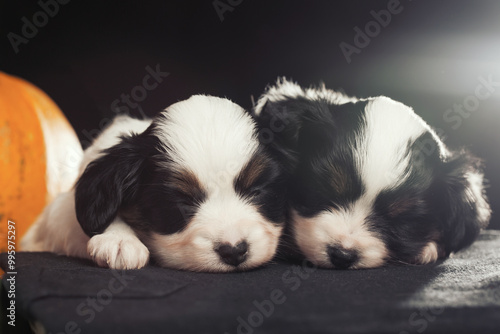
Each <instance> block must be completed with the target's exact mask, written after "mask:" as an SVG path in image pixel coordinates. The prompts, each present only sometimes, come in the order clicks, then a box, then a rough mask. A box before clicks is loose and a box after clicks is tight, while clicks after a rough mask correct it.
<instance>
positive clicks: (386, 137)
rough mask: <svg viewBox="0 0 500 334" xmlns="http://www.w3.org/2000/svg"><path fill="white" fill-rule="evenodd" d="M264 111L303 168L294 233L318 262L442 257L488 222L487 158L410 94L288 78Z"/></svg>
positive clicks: (373, 263) (263, 120)
mask: <svg viewBox="0 0 500 334" xmlns="http://www.w3.org/2000/svg"><path fill="white" fill-rule="evenodd" d="M254 112H255V114H256V115H257V117H258V122H259V123H260V127H261V128H266V127H268V128H269V127H270V125H271V127H273V128H274V129H275V130H276V131H274V133H273V140H272V141H271V143H270V144H269V146H270V147H272V149H273V150H274V151H275V153H274V154H275V155H276V156H277V157H279V158H280V159H282V160H283V161H287V163H288V164H289V168H290V170H291V171H292V173H293V177H292V179H291V183H290V187H291V191H290V196H289V197H290V214H291V218H290V221H289V227H288V228H287V233H286V234H291V236H292V239H293V242H294V244H295V245H296V246H295V247H297V248H298V250H299V251H300V253H302V254H303V255H304V256H305V257H306V258H307V259H308V260H310V261H312V262H313V263H314V264H316V265H318V266H321V267H326V268H342V269H345V268H353V269H356V268H372V267H378V266H381V265H384V264H385V263H388V262H398V263H407V264H426V263H432V262H435V261H436V260H437V259H438V258H443V257H446V256H449V255H450V254H451V253H452V252H456V251H458V250H460V249H462V248H464V247H467V246H468V245H470V244H471V243H472V242H473V241H474V239H475V238H476V236H477V235H478V233H479V231H480V229H481V228H484V227H485V226H486V225H487V224H488V221H489V218H490V208H489V205H488V202H487V199H486V197H485V195H484V186H483V174H482V172H481V169H480V167H481V163H480V161H479V160H478V159H477V158H476V157H474V156H472V155H471V154H470V153H468V152H466V151H464V150H460V151H450V150H449V149H448V148H446V146H445V145H444V144H443V142H442V141H441V140H440V138H439V137H438V136H437V135H436V133H435V132H434V131H433V130H432V129H431V128H430V127H429V126H428V125H427V124H426V123H425V122H424V121H423V120H422V119H421V118H420V117H419V116H417V115H416V114H415V113H414V112H413V110H412V109H411V108H410V107H407V106H405V105H404V104H402V103H399V102H396V101H393V100H391V99H390V98H387V97H383V96H380V97H373V98H367V99H356V98H351V97H347V96H345V95H343V94H341V93H337V92H335V91H332V90H329V89H326V88H325V87H324V86H322V87H319V88H307V89H305V88H302V87H300V86H299V85H297V84H295V83H293V82H290V81H287V80H285V79H282V80H278V83H277V84H276V85H275V86H272V87H269V88H268V89H267V91H266V92H265V93H264V94H263V95H262V96H261V97H260V99H259V101H258V103H257V105H256V106H255V110H254ZM264 141H265V140H264Z"/></svg>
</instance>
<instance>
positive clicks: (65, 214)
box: [21, 117, 151, 269]
mask: <svg viewBox="0 0 500 334" xmlns="http://www.w3.org/2000/svg"><path fill="white" fill-rule="evenodd" d="M149 124H151V121H149V120H145V121H141V120H136V119H132V118H129V117H117V118H116V119H115V120H114V121H113V123H112V124H111V125H110V126H109V127H108V128H106V129H105V130H104V131H103V133H102V134H101V135H100V136H99V137H98V138H97V139H96V140H95V141H94V143H93V144H92V146H90V147H89V148H87V149H86V150H85V152H84V154H83V158H82V162H81V165H80V166H79V168H76V167H75V170H77V171H78V170H79V172H78V175H81V174H82V173H83V171H84V170H85V168H86V167H87V165H88V164H89V163H90V162H91V161H92V160H94V159H96V158H97V157H99V156H100V155H101V154H102V152H101V151H102V150H103V149H106V148H109V147H111V146H113V145H115V144H117V143H118V142H119V137H118V136H120V135H130V134H131V133H132V132H134V133H140V132H142V131H144V130H145V129H146V128H147V127H148V126H149ZM110 227H111V226H110ZM88 242H89V237H88V236H87V235H86V234H85V233H84V232H83V230H82V228H81V227H80V224H79V222H78V220H77V218H76V212H75V191H74V189H71V190H69V191H68V192H64V193H61V194H59V195H57V197H56V198H55V199H54V200H53V201H52V202H51V203H50V204H49V205H48V206H47V207H45V209H44V211H43V212H42V214H41V215H40V216H39V217H38V218H37V220H36V221H35V222H34V223H33V225H32V226H31V227H30V229H29V230H28V232H27V233H26V235H25V236H24V237H23V239H22V241H21V246H22V249H23V250H24V251H33V252H34V251H38V252H40V251H48V252H54V253H57V254H63V255H68V256H77V257H83V258H91V256H90V255H89V253H88V252H87V243H88ZM96 260H98V263H100V264H103V263H105V262H107V260H106V259H101V258H98V259H96ZM115 263H118V262H111V265H114V264H115ZM118 264H119V263H118ZM111 268H115V267H113V266H112V267H111ZM116 269H119V268H118V267H117V268H116Z"/></svg>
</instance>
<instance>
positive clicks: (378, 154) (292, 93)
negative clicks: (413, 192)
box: [255, 79, 487, 268]
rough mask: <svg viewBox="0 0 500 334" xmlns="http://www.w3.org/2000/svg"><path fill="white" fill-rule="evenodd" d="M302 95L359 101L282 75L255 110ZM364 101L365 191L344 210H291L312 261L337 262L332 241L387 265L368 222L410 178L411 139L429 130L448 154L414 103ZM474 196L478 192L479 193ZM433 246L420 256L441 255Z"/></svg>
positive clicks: (361, 158) (361, 154)
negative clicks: (379, 202) (311, 213)
mask: <svg viewBox="0 0 500 334" xmlns="http://www.w3.org/2000/svg"><path fill="white" fill-rule="evenodd" d="M297 97H304V98H307V99H310V100H317V99H325V100H327V101H328V102H329V103H332V104H339V105H340V104H344V103H348V102H356V101H360V100H358V99H356V98H351V97H347V96H345V95H343V94H341V93H338V92H334V91H332V90H328V89H326V88H325V87H324V86H321V87H320V88H318V89H315V88H308V89H302V88H301V87H300V86H299V85H297V84H295V83H293V82H290V81H287V80H285V79H279V80H278V82H277V84H276V85H275V86H272V87H270V88H268V89H267V91H266V93H265V94H264V95H263V96H262V97H261V98H260V99H259V101H258V103H257V105H256V107H255V109H256V114H257V115H258V114H259V113H260V111H261V110H262V108H263V107H264V105H265V104H266V102H267V101H271V102H278V101H286V100H288V99H290V98H297ZM363 101H367V102H368V104H367V106H366V110H365V112H366V113H365V119H364V120H365V128H364V129H363V132H362V133H359V134H358V135H357V138H356V140H357V143H356V151H355V157H356V161H355V163H356V168H357V170H358V171H359V174H360V175H361V179H362V180H363V183H364V186H365V193H364V194H363V195H362V196H361V198H359V199H358V200H357V201H356V202H355V203H354V204H353V205H352V206H351V207H350V208H348V209H345V210H341V211H336V210H333V209H332V210H331V211H325V212H322V213H320V214H318V215H317V216H316V217H311V218H305V217H301V216H300V215H299V214H298V213H297V212H294V213H293V215H292V226H293V233H294V236H295V240H296V241H297V244H298V246H299V248H300V250H301V251H302V252H303V253H304V254H305V255H306V257H307V258H308V259H309V260H311V261H312V262H314V263H316V264H317V265H320V266H323V267H329V268H330V267H333V265H332V263H331V262H330V259H329V256H328V254H327V247H328V246H331V245H338V246H340V247H343V248H345V249H346V250H349V249H353V250H356V251H357V252H358V254H359V257H360V258H359V261H358V262H357V263H356V264H355V265H353V267H352V268H370V267H377V266H380V265H382V264H383V263H384V262H385V261H386V259H387V258H388V257H389V251H388V250H387V249H386V246H385V243H384V242H383V241H382V240H381V239H380V236H378V235H376V234H374V233H373V232H371V231H370V230H369V228H368V227H367V225H366V223H365V221H366V218H367V217H368V216H369V215H370V214H371V211H372V207H373V204H374V201H375V199H376V197H377V195H378V194H379V193H380V192H381V191H383V190H386V189H390V188H395V187H397V186H398V185H399V184H401V183H402V182H404V181H405V180H406V178H407V177H408V175H406V174H405V170H406V167H407V166H408V164H409V163H410V161H409V157H408V156H407V155H406V150H407V143H408V142H413V141H415V139H417V138H418V137H419V136H421V135H422V134H424V133H425V132H430V133H431V135H432V136H433V137H434V139H435V140H436V142H437V143H438V149H439V154H440V155H441V157H446V156H447V155H448V151H447V150H446V148H445V146H444V144H442V142H441V141H440V139H439V138H438V136H437V135H436V134H435V133H434V132H433V130H432V129H431V128H430V127H429V126H428V125H427V124H426V123H425V122H424V121H423V120H422V119H421V118H420V117H418V116H417V115H416V114H415V113H414V112H413V110H412V109H411V108H410V107H408V106H406V105H404V104H402V103H399V102H396V101H394V100H391V99H390V98H387V97H383V96H381V97H375V98H368V99H364V100H363ZM423 154H425V152H423ZM471 177H472V176H471ZM478 182H479V181H478ZM478 184H479V183H478ZM477 189H480V187H479V186H478V188H477ZM474 196H475V197H479V196H477V194H475V195H474ZM486 207H487V206H486ZM486 211H487V209H486V210H485V212H486ZM433 250H434V248H432V245H428V247H426V248H425V249H424V251H423V252H422V254H421V255H420V259H421V261H423V262H425V261H430V260H432V259H435V258H437V248H436V250H435V252H433ZM434 253H435V254H434Z"/></svg>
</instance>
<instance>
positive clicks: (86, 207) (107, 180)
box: [75, 131, 156, 236]
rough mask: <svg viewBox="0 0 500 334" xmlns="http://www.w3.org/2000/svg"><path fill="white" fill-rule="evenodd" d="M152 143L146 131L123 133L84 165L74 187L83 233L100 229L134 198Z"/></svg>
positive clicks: (151, 137)
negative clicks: (118, 139) (127, 134)
mask: <svg viewBox="0 0 500 334" xmlns="http://www.w3.org/2000/svg"><path fill="white" fill-rule="evenodd" d="M155 142H156V138H155V137H154V136H151V135H149V131H146V132H145V133H143V134H140V135H132V136H129V137H126V136H123V137H121V141H120V143H118V144H116V145H114V146H112V147H110V148H108V149H106V150H104V152H103V155H102V156H101V157H99V158H98V159H96V160H94V161H92V162H91V163H90V164H89V165H88V166H87V168H86V169H85V171H84V172H83V174H82V176H81V177H80V179H79V180H78V182H77V184H76V189H75V209H76V216H77V219H78V221H79V223H80V225H81V227H82V229H83V231H84V232H85V233H86V234H87V235H89V236H93V235H96V234H100V233H102V232H104V230H105V229H106V228H107V227H108V226H109V224H110V223H111V222H112V221H113V219H114V218H115V217H116V215H117V213H118V211H119V209H120V208H121V207H123V206H126V205H130V204H131V203H133V202H134V201H135V199H136V198H137V191H138V185H139V180H140V176H141V175H142V171H143V169H144V166H145V164H144V163H145V161H146V159H147V158H148V157H150V156H151V155H152V151H153V150H154V148H155Z"/></svg>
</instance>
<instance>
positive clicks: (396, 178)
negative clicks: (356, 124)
mask: <svg viewBox="0 0 500 334" xmlns="http://www.w3.org/2000/svg"><path fill="white" fill-rule="evenodd" d="M365 122H366V124H365V129H364V133H363V134H362V135H361V136H359V139H358V140H359V141H360V142H359V143H358V150H357V152H356V158H357V162H356V163H357V166H358V169H359V170H360V172H361V179H362V180H363V183H364V185H365V188H366V189H365V190H366V194H365V196H366V197H367V198H369V199H370V200H373V199H374V198H375V196H376V195H377V194H378V193H379V192H380V191H382V190H384V189H387V188H390V187H394V186H397V185H398V184H400V183H401V182H403V181H404V180H405V178H406V177H407V176H408V175H405V170H406V167H407V166H408V164H409V163H410V161H409V156H407V155H405V153H406V150H407V144H408V142H409V141H410V142H412V141H414V140H416V139H417V138H418V137H419V136H420V135H422V134H424V133H425V131H426V130H429V129H428V126H427V125H426V124H425V123H424V122H423V121H422V120H421V119H420V118H419V117H418V116H417V115H416V114H415V113H414V112H413V110H412V109H411V108H410V107H407V106H405V105H404V104H402V103H399V102H396V101H393V100H391V99H389V98H387V97H377V98H374V99H373V100H371V101H370V102H369V103H368V105H367V106H366V110H365Z"/></svg>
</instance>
